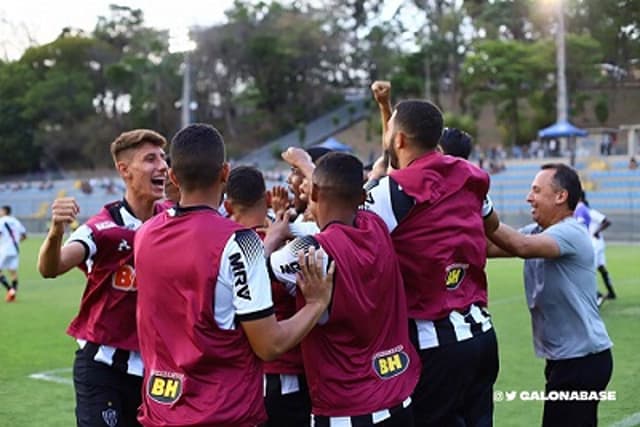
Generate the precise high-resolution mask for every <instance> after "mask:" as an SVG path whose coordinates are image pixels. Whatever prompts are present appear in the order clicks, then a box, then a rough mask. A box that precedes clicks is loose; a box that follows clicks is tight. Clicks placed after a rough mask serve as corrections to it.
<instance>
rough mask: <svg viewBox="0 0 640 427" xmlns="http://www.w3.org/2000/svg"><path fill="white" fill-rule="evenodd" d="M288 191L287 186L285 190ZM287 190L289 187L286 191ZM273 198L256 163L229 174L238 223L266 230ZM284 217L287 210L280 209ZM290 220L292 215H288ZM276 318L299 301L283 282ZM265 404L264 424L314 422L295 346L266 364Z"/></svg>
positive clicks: (277, 286)
mask: <svg viewBox="0 0 640 427" xmlns="http://www.w3.org/2000/svg"><path fill="white" fill-rule="evenodd" d="M283 190H284V189H283ZM285 191H286V190H285ZM270 199H271V193H270V192H268V191H267V190H266V187H265V183H264V177H263V175H262V172H260V171H259V170H258V169H256V168H254V167H252V166H237V167H235V168H233V169H232V170H231V173H229V180H228V181H227V185H226V199H225V201H224V207H225V210H226V211H227V212H228V213H229V217H230V218H231V219H232V220H233V221H235V222H237V223H238V224H240V225H242V226H244V227H247V228H252V229H254V230H256V231H257V232H258V235H259V236H260V237H261V238H262V239H264V237H265V233H264V232H263V231H262V230H263V227H264V222H265V218H266V217H267V211H268V207H269V203H270ZM276 214H277V215H279V216H282V215H283V213H281V212H276ZM286 218H287V220H288V216H287V217H286ZM271 294H272V297H273V307H274V310H275V314H276V318H277V319H278V320H285V319H288V318H291V317H293V315H294V314H295V313H296V300H295V298H294V297H293V296H291V295H289V293H288V292H287V290H286V288H285V287H284V286H283V284H282V283H280V282H278V281H275V280H273V281H272V282H271ZM264 376H265V385H264V403H265V407H266V410H267V415H268V417H269V419H268V421H267V423H266V424H265V425H264V427H279V426H288V427H296V426H300V427H305V426H307V427H308V426H309V423H310V421H311V401H310V399H309V389H308V387H307V380H306V378H305V376H304V366H303V364H302V352H301V350H300V346H299V345H298V346H295V347H294V348H292V349H291V350H289V351H288V352H286V353H285V354H283V355H282V356H280V357H278V358H277V359H276V360H274V361H271V362H265V363H264Z"/></svg>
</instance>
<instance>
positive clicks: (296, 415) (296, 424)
mask: <svg viewBox="0 0 640 427" xmlns="http://www.w3.org/2000/svg"><path fill="white" fill-rule="evenodd" d="M265 381H266V385H265V397H264V406H265V408H266V410H267V415H268V416H269V420H268V421H267V423H266V424H264V427H309V426H310V425H311V399H310V398H309V389H308V387H307V381H306V378H305V376H304V375H298V384H299V386H300V390H298V391H296V392H293V393H286V394H282V385H281V383H280V375H278V374H265Z"/></svg>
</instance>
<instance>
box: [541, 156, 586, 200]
mask: <svg viewBox="0 0 640 427" xmlns="http://www.w3.org/2000/svg"><path fill="white" fill-rule="evenodd" d="M541 168H542V170H547V169H553V170H555V173H554V175H553V185H555V186H556V187H558V188H561V189H563V190H566V191H567V193H568V197H567V204H568V206H569V209H571V210H575V208H576V206H577V205H578V202H579V201H580V195H581V194H582V184H580V177H579V176H578V173H577V172H576V171H575V170H574V169H573V168H572V167H570V166H567V165H565V164H564V163H546V164H544V165H542V167H541Z"/></svg>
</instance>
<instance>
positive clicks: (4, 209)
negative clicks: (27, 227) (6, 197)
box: [2, 205, 11, 215]
mask: <svg viewBox="0 0 640 427" xmlns="http://www.w3.org/2000/svg"><path fill="white" fill-rule="evenodd" d="M2 210H3V211H5V212H6V213H7V215H11V206H9V205H4V206H2Z"/></svg>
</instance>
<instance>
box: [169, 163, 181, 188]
mask: <svg viewBox="0 0 640 427" xmlns="http://www.w3.org/2000/svg"><path fill="white" fill-rule="evenodd" d="M168 174H169V181H171V182H172V183H173V185H175V186H176V187H178V188H180V184H179V183H178V177H177V176H176V173H175V172H174V171H173V168H169V171H168Z"/></svg>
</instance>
